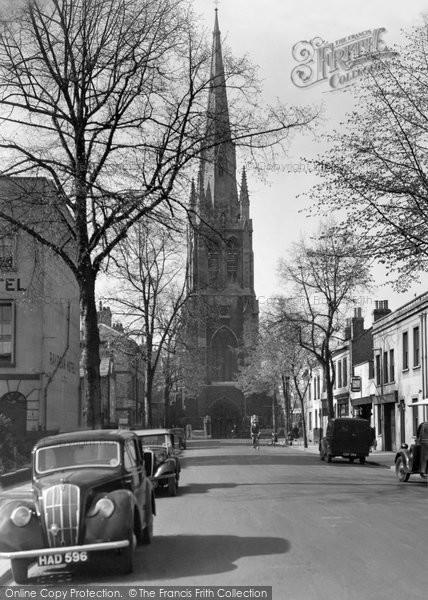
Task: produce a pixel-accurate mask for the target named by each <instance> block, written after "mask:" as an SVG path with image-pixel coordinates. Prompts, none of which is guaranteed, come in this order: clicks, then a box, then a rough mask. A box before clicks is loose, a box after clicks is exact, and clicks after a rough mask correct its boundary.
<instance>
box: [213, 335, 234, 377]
mask: <svg viewBox="0 0 428 600" xmlns="http://www.w3.org/2000/svg"><path fill="white" fill-rule="evenodd" d="M210 362H211V365H210V366H211V379H212V380H213V381H233V379H234V377H235V375H236V373H237V371H238V341H237V339H236V336H235V334H234V333H233V332H232V331H231V330H230V329H228V328H227V327H222V328H221V329H219V330H218V331H217V332H216V333H215V334H214V335H213V337H212V339H211V361H210Z"/></svg>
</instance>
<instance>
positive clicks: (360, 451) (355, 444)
mask: <svg viewBox="0 0 428 600" xmlns="http://www.w3.org/2000/svg"><path fill="white" fill-rule="evenodd" d="M372 438H373V430H372V428H371V427H370V423H369V421H367V420H366V419H354V418H351V417H340V418H337V419H331V420H330V421H329V422H328V425H327V431H326V434H325V436H324V437H323V438H321V441H320V444H319V451H320V458H321V460H324V459H325V458H327V462H331V459H332V458H333V457H335V456H342V457H343V458H349V462H354V459H355V458H358V459H359V460H360V463H361V464H362V465H363V464H364V463H365V462H366V456H368V455H369V453H370V446H371V443H372Z"/></svg>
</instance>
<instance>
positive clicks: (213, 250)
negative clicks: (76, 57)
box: [208, 242, 220, 284]
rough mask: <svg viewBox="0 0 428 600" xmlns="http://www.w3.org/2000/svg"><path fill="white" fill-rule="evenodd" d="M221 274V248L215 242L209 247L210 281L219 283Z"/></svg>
mask: <svg viewBox="0 0 428 600" xmlns="http://www.w3.org/2000/svg"><path fill="white" fill-rule="evenodd" d="M219 273H220V248H219V246H218V244H216V243H215V242H211V243H210V244H209V245H208V281H209V283H210V284H214V283H217V281H218V277H219Z"/></svg>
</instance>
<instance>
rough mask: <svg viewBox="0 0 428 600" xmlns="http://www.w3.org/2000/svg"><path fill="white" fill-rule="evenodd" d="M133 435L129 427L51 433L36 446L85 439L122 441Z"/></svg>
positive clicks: (83, 440) (82, 440)
mask: <svg viewBox="0 0 428 600" xmlns="http://www.w3.org/2000/svg"><path fill="white" fill-rule="evenodd" d="M133 437H135V434H134V432H133V431H130V430H129V429H85V430H81V431H69V432H68V433H59V434H58V435H50V436H48V437H45V438H42V439H41V440H39V441H38V442H37V444H36V446H35V447H37V448H40V447H44V446H52V445H54V444H65V443H72V442H85V441H120V440H125V439H129V438H133Z"/></svg>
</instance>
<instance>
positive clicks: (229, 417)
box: [209, 399, 241, 439]
mask: <svg viewBox="0 0 428 600" xmlns="http://www.w3.org/2000/svg"><path fill="white" fill-rule="evenodd" d="M209 413H210V416H211V437H212V438H213V439H225V438H231V437H232V430H233V428H234V427H235V426H239V424H240V423H241V415H240V412H239V409H238V407H237V406H236V405H235V404H234V403H233V402H230V401H228V400H225V399H222V400H216V401H215V402H214V403H213V404H212V405H211V408H210V410H209Z"/></svg>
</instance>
